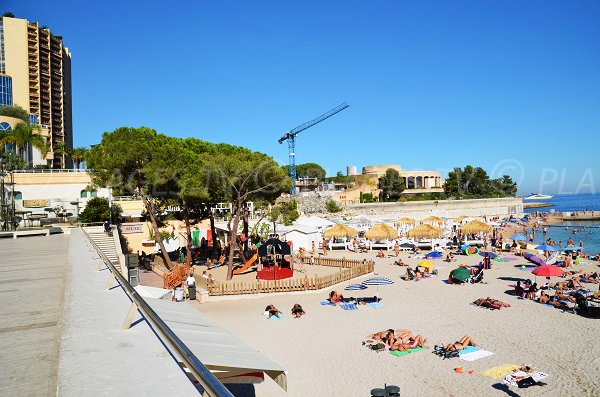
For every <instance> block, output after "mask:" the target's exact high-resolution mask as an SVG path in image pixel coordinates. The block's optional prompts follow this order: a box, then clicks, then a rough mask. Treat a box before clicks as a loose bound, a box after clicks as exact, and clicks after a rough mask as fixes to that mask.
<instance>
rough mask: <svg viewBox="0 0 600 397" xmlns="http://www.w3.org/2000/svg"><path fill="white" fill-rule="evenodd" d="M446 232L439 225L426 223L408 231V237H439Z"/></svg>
mask: <svg viewBox="0 0 600 397" xmlns="http://www.w3.org/2000/svg"><path fill="white" fill-rule="evenodd" d="M442 234H444V231H443V230H442V229H440V228H439V227H436V226H433V225H429V224H427V223H424V224H422V225H419V226H417V227H415V228H414V229H411V230H409V231H408V237H416V238H437V237H440V236H441V235H442Z"/></svg>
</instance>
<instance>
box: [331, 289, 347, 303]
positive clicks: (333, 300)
mask: <svg viewBox="0 0 600 397" xmlns="http://www.w3.org/2000/svg"><path fill="white" fill-rule="evenodd" d="M343 300H344V297H343V296H342V295H341V294H338V292H337V291H331V292H330V293H329V302H331V303H338V302H342V301H343Z"/></svg>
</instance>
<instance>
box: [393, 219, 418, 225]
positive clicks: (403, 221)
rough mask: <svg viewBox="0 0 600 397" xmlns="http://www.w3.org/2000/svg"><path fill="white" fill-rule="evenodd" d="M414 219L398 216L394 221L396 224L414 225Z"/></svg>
mask: <svg viewBox="0 0 600 397" xmlns="http://www.w3.org/2000/svg"><path fill="white" fill-rule="evenodd" d="M414 224H415V220H414V219H412V218H406V217H404V218H400V219H398V220H397V221H396V225H414Z"/></svg>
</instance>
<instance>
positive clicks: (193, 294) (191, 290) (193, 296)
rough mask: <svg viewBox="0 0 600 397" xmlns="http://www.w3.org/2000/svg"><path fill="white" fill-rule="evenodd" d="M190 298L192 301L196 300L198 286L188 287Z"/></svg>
mask: <svg viewBox="0 0 600 397" xmlns="http://www.w3.org/2000/svg"><path fill="white" fill-rule="evenodd" d="M188 298H190V299H191V300H194V299H196V285H195V284H194V285H188Z"/></svg>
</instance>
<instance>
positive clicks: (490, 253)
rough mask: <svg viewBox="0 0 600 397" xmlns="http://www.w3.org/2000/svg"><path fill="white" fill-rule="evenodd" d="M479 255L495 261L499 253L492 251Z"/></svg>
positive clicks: (482, 252) (480, 252)
mask: <svg viewBox="0 0 600 397" xmlns="http://www.w3.org/2000/svg"><path fill="white" fill-rule="evenodd" d="M479 255H481V256H486V255H487V256H489V257H490V258H492V259H494V258H496V257H497V256H498V254H497V253H495V252H492V251H479Z"/></svg>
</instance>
